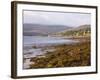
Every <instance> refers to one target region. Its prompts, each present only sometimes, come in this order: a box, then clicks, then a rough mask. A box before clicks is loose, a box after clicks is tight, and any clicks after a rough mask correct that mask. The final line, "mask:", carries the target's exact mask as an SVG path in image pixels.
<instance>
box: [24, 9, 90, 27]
mask: <svg viewBox="0 0 100 80" xmlns="http://www.w3.org/2000/svg"><path fill="white" fill-rule="evenodd" d="M24 23H30V24H45V25H67V26H75V27H76V26H79V25H84V24H91V14H89V13H87V14H86V13H67V12H66V13H63V12H46V11H24Z"/></svg>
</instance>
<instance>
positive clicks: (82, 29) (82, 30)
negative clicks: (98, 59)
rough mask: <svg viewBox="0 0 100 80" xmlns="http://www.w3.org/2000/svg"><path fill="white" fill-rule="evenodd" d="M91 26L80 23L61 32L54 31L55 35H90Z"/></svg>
mask: <svg viewBox="0 0 100 80" xmlns="http://www.w3.org/2000/svg"><path fill="white" fill-rule="evenodd" d="M90 33H91V28H90V25H81V26H79V27H76V28H72V29H70V30H64V31H62V32H58V33H55V34H54V35H56V36H73V37H76V36H90Z"/></svg>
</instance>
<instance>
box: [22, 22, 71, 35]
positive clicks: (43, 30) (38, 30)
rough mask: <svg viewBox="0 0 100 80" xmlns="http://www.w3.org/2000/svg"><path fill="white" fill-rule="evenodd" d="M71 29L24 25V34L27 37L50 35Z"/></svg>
mask: <svg viewBox="0 0 100 80" xmlns="http://www.w3.org/2000/svg"><path fill="white" fill-rule="evenodd" d="M69 29H72V27H69V26H65V25H41V24H23V34H24V35H26V36H37V35H50V34H52V33H57V32H60V31H64V30H69Z"/></svg>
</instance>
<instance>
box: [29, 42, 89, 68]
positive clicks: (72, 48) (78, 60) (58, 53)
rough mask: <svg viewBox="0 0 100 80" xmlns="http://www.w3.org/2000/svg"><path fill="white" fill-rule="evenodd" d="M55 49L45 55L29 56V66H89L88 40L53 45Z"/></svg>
mask: <svg viewBox="0 0 100 80" xmlns="http://www.w3.org/2000/svg"><path fill="white" fill-rule="evenodd" d="M54 49H55V51H53V52H47V53H46V54H45V57H34V58H31V62H34V64H31V65H30V68H54V67H78V66H90V65H91V63H90V51H91V50H90V41H85V42H81V43H77V44H70V45H59V46H54Z"/></svg>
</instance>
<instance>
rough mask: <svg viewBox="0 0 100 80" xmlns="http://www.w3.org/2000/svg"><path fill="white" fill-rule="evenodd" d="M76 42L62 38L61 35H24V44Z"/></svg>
mask: <svg viewBox="0 0 100 80" xmlns="http://www.w3.org/2000/svg"><path fill="white" fill-rule="evenodd" d="M74 42H76V41H75V40H71V39H63V38H61V37H47V36H24V46H28V45H40V46H41V45H51V44H52V45H53V44H70V43H74Z"/></svg>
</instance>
